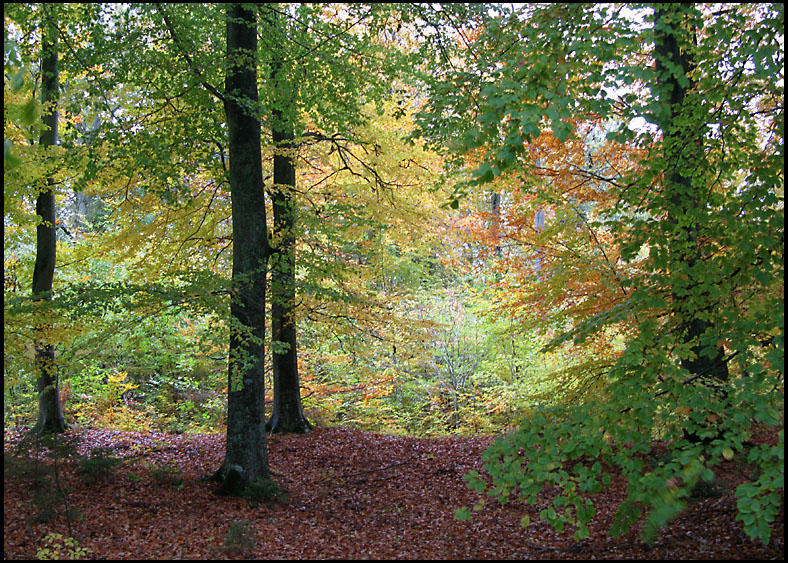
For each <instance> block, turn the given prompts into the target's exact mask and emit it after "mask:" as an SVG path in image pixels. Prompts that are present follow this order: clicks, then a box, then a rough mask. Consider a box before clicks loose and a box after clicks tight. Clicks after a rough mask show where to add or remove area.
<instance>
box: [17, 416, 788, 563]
mask: <svg viewBox="0 0 788 563" xmlns="http://www.w3.org/2000/svg"><path fill="white" fill-rule="evenodd" d="M68 437H69V440H70V441H71V442H72V443H73V444H74V447H75V448H77V449H78V450H79V451H80V452H82V453H83V454H84V453H87V452H89V451H90V450H91V449H92V448H96V447H101V448H109V449H108V450H104V452H105V454H106V453H108V452H110V450H111V453H112V455H114V456H120V457H123V458H124V459H125V461H124V462H123V463H122V464H121V465H119V466H117V467H115V468H114V469H113V470H112V472H111V473H110V474H109V476H107V477H99V478H97V479H95V480H91V479H89V478H86V476H84V475H80V474H79V473H78V472H77V464H76V463H75V462H67V461H61V462H60V463H59V464H58V467H59V471H58V478H59V481H60V485H61V487H62V488H66V489H67V490H68V492H67V496H66V500H67V503H68V508H69V509H71V510H72V511H73V512H74V517H73V518H72V519H71V524H70V525H71V535H73V537H74V538H76V540H77V541H78V542H79V546H80V547H82V548H86V549H88V550H90V551H89V552H88V553H87V558H91V559H174V558H189V559H223V558H229V559H784V537H783V536H784V506H783V508H781V511H780V515H779V517H778V519H777V521H776V522H775V523H774V525H773V534H772V540H771V542H770V543H769V545H766V546H764V545H762V544H761V543H760V542H757V541H753V540H750V539H749V538H747V536H746V535H745V534H744V532H743V531H742V526H741V523H740V522H738V521H736V520H735V516H736V499H735V497H734V495H733V490H734V488H735V486H736V485H737V484H738V483H740V482H741V481H742V480H743V479H744V478H745V474H746V473H747V471H748V468H747V467H746V466H745V465H744V464H742V463H741V462H740V461H737V460H736V459H734V460H733V461H731V462H728V463H726V464H724V466H721V467H720V468H719V470H718V471H717V477H718V480H719V483H720V484H721V485H722V491H723V493H722V495H721V496H713V497H709V498H703V499H699V500H696V501H694V502H693V503H692V504H691V506H690V507H689V509H688V510H687V511H686V512H685V513H683V514H682V515H681V516H680V517H679V518H677V519H676V520H675V521H673V522H672V524H671V525H670V526H669V527H668V528H667V529H665V530H663V531H662V533H660V535H659V536H658V537H657V538H656V540H655V542H654V544H653V545H652V546H648V545H646V544H644V543H643V542H642V541H641V540H640V539H639V537H638V535H637V532H636V531H633V532H631V533H629V534H627V535H626V536H623V537H620V538H617V539H612V538H610V537H609V535H607V533H606V530H607V529H608V528H609V526H610V522H611V521H612V518H613V514H614V512H615V509H616V507H617V506H618V503H619V502H620V500H621V498H622V497H623V483H622V482H621V480H620V479H618V480H615V479H614V485H613V487H611V488H610V489H608V490H605V491H603V492H602V493H600V494H598V495H596V508H597V517H596V518H595V520H594V522H593V523H592V524H593V527H592V529H591V530H592V533H591V537H590V538H588V539H586V540H583V541H580V542H575V541H574V540H573V539H572V532H571V531H569V532H565V533H563V534H559V533H557V532H555V531H553V530H552V528H550V527H549V526H547V525H546V524H542V523H540V522H538V514H539V511H540V510H541V509H542V508H543V507H542V506H526V505H523V504H519V503H511V504H507V505H505V506H503V507H502V506H500V505H498V504H497V503H492V502H488V503H487V504H486V505H485V506H484V508H482V509H481V510H480V511H478V512H477V513H475V515H474V518H473V519H472V520H471V521H470V522H458V521H456V520H455V519H454V511H455V509H456V508H458V507H460V506H463V505H465V506H469V507H470V506H472V505H473V504H474V503H476V501H477V500H478V499H479V498H480V496H481V495H479V494H478V493H476V492H473V491H471V490H469V489H468V488H467V487H466V484H465V481H464V480H463V475H465V474H466V473H467V472H468V471H470V470H471V469H477V470H479V471H481V461H480V455H481V453H482V451H483V450H484V449H485V448H486V447H487V446H488V445H489V444H490V442H491V440H492V438H489V437H473V438H465V437H456V438H445V439H425V438H407V437H399V436H386V435H380V434H373V433H369V432H363V431H359V430H350V429H340V428H333V429H321V428H318V429H316V430H314V431H313V432H312V433H311V434H307V435H284V436H272V437H271V438H270V441H269V448H270V453H269V456H270V457H269V458H270V464H271V468H272V470H273V471H274V477H275V480H276V482H277V483H278V484H279V485H281V486H282V487H284V488H286V489H287V491H288V496H287V498H285V499H282V500H280V501H279V502H276V503H269V504H266V503H260V504H257V505H256V506H255V505H253V504H250V502H249V501H247V500H244V499H240V498H231V497H223V496H217V495H216V494H215V493H214V488H215V487H214V486H213V484H212V483H210V482H207V481H206V480H204V477H205V476H206V475H208V474H210V473H211V472H212V471H213V470H215V469H216V468H218V467H219V464H220V463H221V460H222V452H223V448H224V438H223V437H222V436H221V435H208V434H199V435H195V434H184V435H172V434H164V433H134V432H117V431H111V430H94V429H91V430H85V429H76V430H71V431H69V434H68ZM18 439H19V435H18V434H16V433H13V432H6V433H5V441H4V442H5V448H4V449H5V451H6V454H8V453H9V451H12V450H13V449H14V444H15V443H16V441H18ZM761 439H773V436H765V437H761ZM26 463H27V464H28V465H24V464H22V465H21V466H20V465H19V463H18V462H14V460H13V459H10V458H8V457H6V462H5V464H4V466H5V471H4V479H3V481H4V503H3V509H4V510H3V513H4V539H3V554H4V558H5V559H29V558H35V556H36V552H37V549H39V548H40V547H41V545H42V543H41V542H42V539H43V538H44V536H46V535H47V534H49V533H52V532H56V533H62V534H64V535H69V533H68V525H67V522H66V518H65V517H64V515H63V510H62V508H58V507H61V505H62V503H61V502H60V501H59V500H57V498H56V497H55V496H54V495H53V493H52V491H51V490H50V489H52V486H51V477H50V478H49V481H48V482H49V483H50V484H49V485H42V483H41V481H40V479H39V480H38V481H37V480H36V472H37V470H36V469H35V466H34V464H30V462H26ZM20 467H21V469H20ZM14 468H16V470H14ZM47 491H49V493H48V494H49V495H50V499H51V500H50V504H49V506H50V507H55V510H54V514H53V515H50V517H49V519H48V521H45V522H37V521H36V519H34V516H36V515H37V513H38V515H40V513H41V511H42V510H44V509H45V508H46V506H47V505H46V504H45V503H46V498H47V497H46V494H47ZM42 499H44V500H42ZM42 503H43V504H42ZM524 514H529V515H530V517H531V521H532V523H531V525H530V526H529V527H528V528H525V529H523V528H521V527H520V519H521V517H522V516H523V515H524ZM41 519H42V518H38V520H41Z"/></svg>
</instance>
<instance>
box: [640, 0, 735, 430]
mask: <svg viewBox="0 0 788 563" xmlns="http://www.w3.org/2000/svg"><path fill="white" fill-rule="evenodd" d="M688 6H689V5H687V4H669V5H666V6H665V7H663V8H657V10H656V18H655V23H656V26H655V44H654V50H655V55H656V71H657V95H658V96H659V101H660V102H662V103H667V104H669V108H670V109H669V111H667V112H665V114H664V115H663V116H662V117H661V123H660V127H661V129H662V131H663V134H664V147H665V156H666V159H668V161H669V162H672V163H674V164H673V166H671V167H670V168H668V169H667V170H666V171H665V180H666V190H667V192H666V196H667V198H668V201H669V203H670V213H669V220H670V221H671V223H672V225H673V234H674V238H673V241H672V248H671V250H672V251H673V252H674V258H673V262H674V263H680V264H682V265H683V266H684V267H682V270H683V271H685V272H698V271H700V270H701V269H699V268H697V265H698V264H699V263H701V262H702V261H703V260H704V256H703V248H702V247H701V243H700V240H699V237H698V233H697V231H698V228H699V225H698V224H697V222H694V223H693V222H690V221H688V217H689V216H691V215H692V214H693V213H697V210H698V209H703V208H704V207H705V205H706V202H705V200H704V194H705V193H706V190H700V189H697V187H695V186H693V182H692V177H693V173H696V172H702V170H703V167H704V166H705V154H704V148H703V138H702V132H700V131H696V130H692V129H690V128H688V127H687V126H682V112H683V111H686V109H685V108H684V107H683V106H685V105H686V104H685V99H686V97H687V94H688V92H689V91H690V89H691V87H692V84H691V82H690V81H689V80H684V81H682V80H681V78H685V77H689V76H690V74H691V71H692V68H693V61H692V56H691V54H688V50H687V49H686V46H688V45H690V41H692V40H693V38H694V33H695V30H694V29H693V28H692V26H691V25H687V24H686V23H685V22H684V21H683V20H684V19H685V18H687V17H688V16H687V14H686V11H687V9H688ZM682 45H684V46H685V48H684V49H682ZM670 69H680V70H681V71H683V72H681V75H679V73H677V72H675V71H673V72H671V70H670ZM673 246H675V248H673ZM696 275H698V274H696ZM700 275H702V274H700ZM702 284H703V280H702V279H697V280H692V279H690V280H689V283H688V287H692V286H700V285H702ZM698 305H699V302H698V301H697V300H692V299H687V298H685V297H682V296H680V295H678V294H676V293H674V295H673V310H674V313H675V314H676V315H677V316H678V317H679V321H680V327H681V331H682V338H683V339H684V342H686V343H689V344H690V349H691V352H692V356H693V357H690V358H685V359H684V360H682V367H684V368H685V369H686V370H687V371H688V372H689V373H690V374H691V375H692V378H691V379H692V380H693V382H694V383H695V384H706V385H709V386H712V387H714V388H716V389H719V390H720V397H724V396H725V382H727V380H728V376H729V374H728V365H727V362H726V361H725V351H724V349H723V348H722V347H721V346H719V345H716V346H713V347H712V348H711V350H712V354H711V355H709V354H708V352H707V353H705V354H704V352H703V350H704V348H707V346H706V345H705V344H704V343H703V342H702V340H703V338H704V335H705V334H707V332H708V331H711V330H713V326H712V325H711V324H710V323H709V322H708V321H706V320H704V319H702V318H701V315H700V314H699V313H701V311H699V310H698ZM690 438H692V436H690ZM693 439H694V438H693Z"/></svg>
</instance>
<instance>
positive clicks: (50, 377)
mask: <svg viewBox="0 0 788 563" xmlns="http://www.w3.org/2000/svg"><path fill="white" fill-rule="evenodd" d="M55 10H56V7H55V6H54V5H51V4H44V5H43V18H42V26H41V27H42V33H41V103H42V105H43V107H44V114H43V117H42V121H43V123H44V125H45V126H46V127H47V129H46V131H44V132H43V133H42V134H41V138H40V140H39V144H40V145H41V146H42V147H44V148H45V149H46V148H48V147H54V146H55V145H57V143H58V132H57V119H58V109H57V106H58V99H59V85H58V65H57V57H58V48H57V22H56V20H55V18H56V14H55ZM54 190H55V180H54V178H52V177H51V176H50V177H48V178H46V185H45V186H42V187H41V192H40V193H39V195H38V198H37V199H36V214H37V215H38V216H39V218H40V223H39V224H38V226H37V227H36V262H35V266H34V267H33V297H34V298H38V299H47V300H48V299H51V298H52V282H53V280H54V277H55V259H56V249H57V238H56V236H55V227H56V216H55V215H56V213H55V191H54ZM41 329H42V330H43V329H44V327H41ZM35 354H36V369H37V371H38V374H37V381H36V387H37V389H38V420H37V422H36V425H35V431H36V432H39V433H49V432H56V433H57V432H63V431H64V430H65V429H66V423H65V419H64V417H63V408H62V405H61V403H60V390H59V384H58V373H57V366H56V364H55V348H54V346H53V345H52V344H50V343H47V342H46V341H45V337H44V338H42V339H41V340H37V341H36V343H35Z"/></svg>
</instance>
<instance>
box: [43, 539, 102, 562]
mask: <svg viewBox="0 0 788 563" xmlns="http://www.w3.org/2000/svg"><path fill="white" fill-rule="evenodd" d="M90 551H91V550H90V549H87V548H85V547H80V545H79V542H78V541H77V540H75V539H74V538H72V537H64V536H63V534H57V533H49V534H47V535H46V536H44V538H43V539H42V540H41V547H39V548H38V551H36V559H55V560H58V559H83V558H84V557H86V556H87V554H88V553H90Z"/></svg>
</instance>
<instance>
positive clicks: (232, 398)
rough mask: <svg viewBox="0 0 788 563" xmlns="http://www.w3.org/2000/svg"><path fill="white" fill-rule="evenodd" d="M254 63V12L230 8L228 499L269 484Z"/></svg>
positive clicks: (223, 477) (263, 237)
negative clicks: (261, 483)
mask: <svg viewBox="0 0 788 563" xmlns="http://www.w3.org/2000/svg"><path fill="white" fill-rule="evenodd" d="M256 61H257V16H256V9H255V8H250V7H248V6H244V5H241V4H230V5H228V6H227V62H226V64H227V67H226V73H227V74H226V80H225V90H224V109H225V114H226V117H227V130H228V135H229V156H230V194H231V198H232V218H233V219H232V220H233V273H232V280H233V299H232V304H231V307H230V315H231V317H232V319H231V322H232V324H231V327H230V365H229V377H228V390H227V448H226V451H225V458H224V462H223V464H222V467H221V468H220V470H219V471H218V472H217V474H216V475H215V478H216V479H217V480H219V481H221V482H222V484H223V487H224V488H225V489H226V490H228V492H231V493H234V494H238V493H239V492H241V491H243V490H244V489H245V488H246V487H248V486H249V485H251V484H253V483H255V482H256V481H259V480H261V479H268V478H269V469H268V454H267V446H266V439H265V318H266V309H265V299H266V270H267V261H268V255H269V247H268V231H267V227H266V209H265V202H264V199H263V198H264V193H265V192H264V184H263V170H262V161H261V158H260V154H261V147H260V135H261V128H260V115H259V105H258V94H257V68H256V67H257V62H256Z"/></svg>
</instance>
